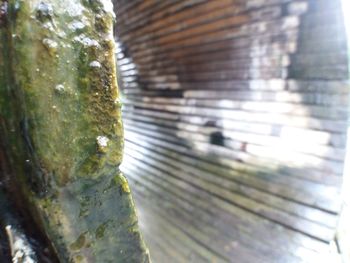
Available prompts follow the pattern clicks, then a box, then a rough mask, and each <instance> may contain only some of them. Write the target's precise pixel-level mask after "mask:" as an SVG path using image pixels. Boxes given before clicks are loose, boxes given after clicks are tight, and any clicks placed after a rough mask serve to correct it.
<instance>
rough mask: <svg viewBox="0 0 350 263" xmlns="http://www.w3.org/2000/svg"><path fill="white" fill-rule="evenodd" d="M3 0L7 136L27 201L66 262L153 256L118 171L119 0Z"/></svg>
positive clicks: (2, 97)
mask: <svg viewBox="0 0 350 263" xmlns="http://www.w3.org/2000/svg"><path fill="white" fill-rule="evenodd" d="M0 5H1V10H2V11H1V12H2V15H1V16H2V18H1V25H0V37H1V41H0V124H1V126H0V132H1V141H2V145H3V148H4V149H5V153H6V160H7V162H8V163H7V166H8V167H7V168H6V169H7V170H9V174H10V179H11V181H12V183H14V184H15V185H16V187H17V190H18V192H19V193H20V196H22V201H23V202H24V203H25V205H26V206H28V207H30V211H31V216H32V217H34V218H35V220H36V222H37V224H38V225H40V226H41V228H42V231H43V232H44V233H45V234H46V235H47V237H48V238H49V240H50V241H51V242H52V244H53V247H54V249H55V250H56V252H57V254H58V257H59V259H60V261H62V262H148V261H149V256H148V253H147V250H146V248H145V245H144V243H143V241H142V238H141V236H140V232H139V229H138V224H137V217H136V214H135V209H134V204H133V201H132V198H131V195H130V190H129V187H128V183H127V181H126V179H125V178H124V177H123V175H122V174H121V173H120V172H119V169H118V166H119V164H120V162H121V160H122V148H123V128H122V123H121V116H120V114H121V113H120V106H121V105H120V102H119V100H118V88H117V83H116V69H115V60H114V41H113V35H112V25H113V20H114V17H113V16H114V15H113V11H112V5H111V2H110V1H109V0H94V1H90V0H45V1H43V0H9V1H6V2H5V1H4V0H0ZM5 16H6V17H5ZM23 197H24V198H23Z"/></svg>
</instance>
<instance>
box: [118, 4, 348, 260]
mask: <svg viewBox="0 0 350 263" xmlns="http://www.w3.org/2000/svg"><path fill="white" fill-rule="evenodd" d="M115 2H116V3H117V4H116V7H117V8H116V12H117V21H118V27H117V28H116V33H117V34H116V35H117V39H116V40H117V43H118V47H117V58H118V65H119V69H120V75H122V91H123V93H124V95H125V112H124V120H125V122H124V123H125V128H126V133H125V137H126V150H125V151H126V157H125V160H124V161H125V162H124V163H123V165H122V167H121V169H122V171H124V172H125V175H126V176H127V178H128V179H130V182H131V188H132V189H133V190H134V192H135V196H137V199H136V202H137V204H138V208H139V209H140V211H141V212H140V217H141V219H143V220H141V221H142V222H141V225H142V227H143V229H144V231H145V235H146V237H147V238H148V242H149V244H150V247H151V254H152V253H153V257H154V261H156V262H165V258H168V257H171V258H174V260H173V261H174V262H190V261H192V262H207V261H209V262H211V261H213V260H217V262H220V261H231V262H269V263H270V262H300V261H304V262H336V259H335V258H332V255H331V253H329V246H328V244H329V242H331V241H332V240H333V237H334V233H335V228H336V225H337V220H338V216H337V214H338V212H339V210H340V207H341V200H340V186H341V183H342V170H343V161H344V153H345V139H346V128H347V120H348V105H349V104H348V103H349V80H348V57H347V43H346V35H345V31H344V25H343V17H342V11H341V6H340V1H339V0H317V1H314V0H309V1H306V0H305V1H302V0H300V1H299V0H220V1H210V0H188V1H182V0H177V1H161V3H159V1H137V0H136V1H126V0H116V1H115ZM158 226H159V227H158ZM165 231H168V232H169V233H171V234H169V235H167V236H164V235H162V233H163V232H165ZM155 233H159V234H158V235H156V234H155ZM327 256H330V257H331V258H327ZM237 258H239V260H238V259H237Z"/></svg>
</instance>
